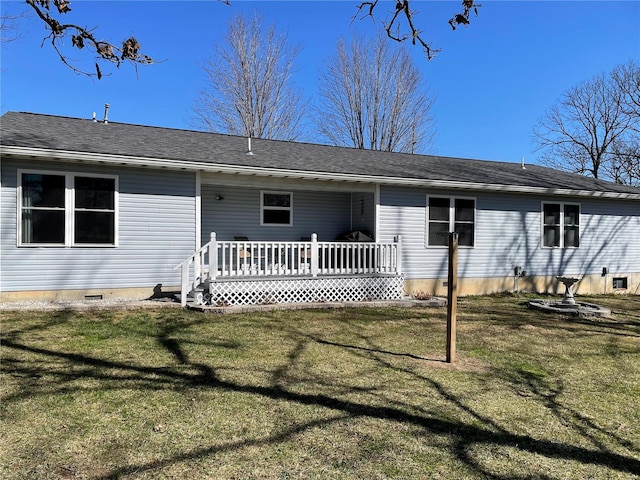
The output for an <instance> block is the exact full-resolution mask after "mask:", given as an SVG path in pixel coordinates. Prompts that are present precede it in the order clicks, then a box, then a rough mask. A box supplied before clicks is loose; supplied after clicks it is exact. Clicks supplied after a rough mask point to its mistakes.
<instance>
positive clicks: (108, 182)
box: [18, 172, 117, 246]
mask: <svg viewBox="0 0 640 480" xmlns="http://www.w3.org/2000/svg"><path fill="white" fill-rule="evenodd" d="M19 179H20V185H19V192H20V193H19V205H20V206H19V211H20V214H19V216H20V224H19V230H20V232H19V236H18V243H19V245H24V246H28V245H37V246H44V245H49V246H73V245H83V246H86V245H115V244H116V204H117V201H116V194H117V185H116V184H117V178H116V177H107V176H104V177H103V176H89V175H74V174H71V173H62V174H59V173H48V172H22V173H20V175H19Z"/></svg>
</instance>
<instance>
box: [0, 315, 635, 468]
mask: <svg viewBox="0 0 640 480" xmlns="http://www.w3.org/2000/svg"><path fill="white" fill-rule="evenodd" d="M188 325H189V324H188V323H186V324H173V325H171V324H170V322H166V324H165V325H164V326H163V327H162V328H161V329H160V332H159V333H158V335H157V336H156V341H157V343H158V345H161V346H162V347H163V348H164V349H165V350H166V351H167V352H168V353H169V354H170V355H171V356H172V357H173V358H174V359H175V361H176V362H177V363H179V364H180V366H181V368H177V367H175V366H162V367H156V366H143V365H136V364H131V363H127V362H123V361H117V360H112V359H106V358H100V357H95V356H91V355H86V354H78V353H68V352H64V351H56V350H54V349H50V348H39V347H36V346H31V345H29V344H27V343H24V342H21V341H20V335H10V336H9V337H8V338H7V339H6V340H4V341H3V349H4V350H5V353H6V352H7V351H9V352H11V351H15V352H24V353H29V354H34V355H37V356H40V357H44V358H48V359H50V360H53V361H54V362H57V363H59V364H60V365H58V366H56V368H52V369H49V370H48V371H47V375H53V376H54V377H55V380H53V381H52V382H50V385H49V387H50V388H47V389H46V394H47V395H52V394H56V393H60V392H61V391H64V390H65V389H66V388H67V384H68V383H67V382H68V381H69V380H70V379H75V378H86V379H91V380H97V381H104V382H111V383H113V382H114V380H115V381H118V382H119V381H123V382H125V383H126V385H127V388H132V384H133V387H134V388H139V389H150V390H164V389H170V390H180V389H190V388H199V389H202V388H204V389H211V390H216V391H226V392H234V393H242V394H248V395H253V396H259V397H262V398H266V399H270V400H277V401H285V402H291V403H294V404H298V405H306V406H313V407H323V408H326V409H327V416H326V417H325V418H322V419H319V420H314V421H310V422H298V423H297V424H295V425H293V426H291V427H290V428H285V429H282V430H280V431H279V432H277V433H275V434H273V435H268V436H265V437H263V438H258V439H245V440H241V441H235V442H228V443H225V444H222V445H214V446H210V447H203V448H196V449H193V450H190V451H187V452H183V453H180V454H178V455H174V456H172V457H169V458H165V459H162V460H156V461H150V462H141V463H136V464H130V465H125V466H120V467H117V468H115V469H113V470H112V471H110V472H108V473H107V474H105V475H101V476H99V477H96V478H97V479H105V480H106V479H111V478H120V477H122V476H124V475H128V474H140V473H142V472H149V471H157V470H158V469H161V468H165V467H167V466H170V465H172V464H175V463H178V462H183V461H188V460H191V459H197V458H202V457H206V456H211V455H215V454H217V453H220V452H223V451H230V450H236V449H238V448H243V447H246V446H251V445H254V446H259V445H269V444H275V443H278V442H283V441H285V440H287V439H291V438H292V437H293V436H295V435H298V434H300V433H302V432H304V431H306V430H309V429H313V428H316V427H320V426H323V425H328V424H331V423H334V422H337V421H343V420H345V419H353V418H370V419H379V420H384V421H389V422H398V423H401V424H404V425H410V426H414V427H417V428H418V429H420V432H421V433H422V435H425V436H426V435H438V436H445V437H447V438H450V439H451V440H452V443H453V444H454V448H453V451H454V452H455V455H456V457H457V459H458V460H459V461H460V462H462V463H463V464H465V465H466V466H467V467H468V468H469V469H471V470H472V471H474V472H476V473H477V474H478V475H479V476H484V477H485V478H494V479H502V478H504V479H506V478H517V477H514V476H513V475H509V476H501V475H499V474H495V473H492V472H490V471H488V470H487V469H485V468H484V467H483V466H482V465H481V463H480V462H479V461H478V460H477V459H476V458H474V455H473V453H472V450H473V448H474V447H477V446H490V447H492V448H495V447H511V448H517V449H518V450H519V451H522V452H526V453H529V454H534V455H540V456H542V457H547V458H552V459H559V460H565V461H573V462H578V463H583V464H585V465H586V464H591V465H598V466H603V467H607V468H610V469H613V470H615V471H617V472H619V473H624V474H631V475H640V460H639V459H638V458H633V457H630V456H625V455H622V454H618V453H615V452H612V451H610V450H608V449H607V448H606V446H605V445H604V444H603V443H600V442H598V441H596V440H595V437H593V436H592V435H591V433H590V432H591V431H592V430H597V431H599V432H600V433H601V434H607V432H606V431H604V430H603V429H601V428H600V427H598V426H597V425H595V423H593V422H590V421H589V419H587V418H585V417H584V416H582V415H580V414H579V413H578V412H576V411H573V410H571V409H569V408H567V407H565V406H563V405H561V404H560V403H559V402H558V400H557V397H558V395H559V391H558V388H556V389H555V390H554V387H553V386H552V385H546V384H543V383H540V382H539V381H537V380H536V379H524V381H525V384H526V385H527V386H528V388H529V390H530V392H531V394H532V395H534V396H537V399H538V400H539V401H541V402H542V403H543V404H545V405H546V406H547V407H548V408H550V409H551V410H552V411H554V412H555V414H556V415H558V416H559V417H562V419H563V420H564V421H570V422H573V423H574V425H576V429H577V431H578V433H580V434H582V435H583V436H586V437H587V438H590V439H592V443H593V444H594V448H587V447H581V446H574V445H568V444H565V443H562V442H558V441H553V440H544V439H536V438H532V437H530V436H527V435H523V434H518V433H513V432H510V431H509V430H508V429H507V428H505V427H503V426H500V425H499V424H498V423H496V422H495V421H494V420H492V419H491V418H488V417H485V416H483V415H481V414H479V413H478V412H476V411H475V410H474V409H472V408H470V407H469V406H468V405H466V404H465V402H464V401H463V400H462V399H461V398H459V397H458V396H456V395H455V394H454V393H452V392H450V391H447V389H446V388H444V387H443V386H442V385H441V384H440V383H438V382H436V381H435V380H433V379H431V378H429V377H427V376H425V375H419V374H417V373H416V372H415V371H412V370H410V369H406V368H400V367H398V366H397V365H394V364H392V363H391V362H390V361H388V359H390V358H396V357H398V356H402V357H408V358H411V359H413V360H419V361H420V360H424V358H423V357H420V356H417V355H413V354H406V353H396V352H392V351H389V350H388V349H384V348H380V347H379V346H377V345H374V344H372V343H371V341H370V340H368V339H366V338H365V337H364V336H363V337H361V339H362V340H363V342H364V343H363V345H364V346H363V345H349V344H342V343H338V342H333V341H330V340H325V339H323V338H320V337H311V336H309V335H305V334H303V333H302V332H296V331H294V330H292V331H289V332H288V334H289V336H290V338H291V339H295V340H296V341H295V344H294V346H293V348H291V349H290V351H289V354H288V355H287V359H286V361H285V362H284V363H283V364H282V365H281V366H280V367H279V368H277V369H275V370H274V371H273V373H272V379H271V383H270V384H269V385H259V384H241V383H239V382H234V381H229V380H224V379H222V378H220V376H219V375H218V374H217V372H216V368H215V367H214V366H211V365H207V364H204V363H198V362H194V361H192V360H191V359H190V358H189V355H188V354H187V353H186V352H185V350H184V345H183V344H184V341H183V340H180V339H179V338H177V337H179V333H180V330H181V329H184V328H187V327H188ZM367 342H368V343H367ZM313 343H315V344H318V345H323V346H326V347H330V348H339V349H348V350H349V351H353V352H356V353H357V354H359V355H364V356H366V357H367V358H369V359H373V360H374V361H376V362H377V363H378V364H379V365H380V366H381V368H386V369H392V370H395V371H397V372H402V373H404V374H411V375H413V376H414V377H416V378H417V379H419V380H420V381H423V382H427V383H429V384H430V385H431V386H432V387H433V388H435V389H436V391H437V392H438V393H439V395H440V396H441V397H442V398H443V399H444V400H445V401H447V402H448V403H450V404H452V405H454V406H455V407H456V408H457V409H460V410H462V411H464V412H466V413H468V414H470V415H471V417H472V419H473V420H472V421H469V422H465V421H461V420H451V419H444V418H440V417H438V416H436V415H434V414H430V413H429V412H426V411H420V410H419V409H416V407H415V406H409V405H404V404H402V403H401V402H396V403H395V404H393V405H391V406H381V405H369V404H366V403H363V402H357V401H350V400H347V399H343V398H337V396H335V395H329V394H311V393H299V392H294V391H291V390H289V389H287V387H286V382H285V381H283V380H284V379H285V378H286V376H287V372H288V370H289V369H291V368H293V367H295V366H296V364H297V363H298V361H299V359H300V357H301V355H302V354H303V352H304V350H305V349H306V348H307V346H308V345H310V344H313ZM7 360H8V361H5V362H4V363H3V371H4V373H5V374H7V375H13V376H27V377H28V376H29V375H37V374H38V370H39V366H38V365H37V364H36V365H35V366H29V365H26V364H24V363H23V362H21V361H19V360H17V359H11V358H10V357H8V358H7ZM70 367H72V368H70ZM184 367H188V368H184ZM508 380H509V381H510V382H511V383H514V384H515V383H518V384H522V383H523V378H509V379H508ZM527 382H529V383H527ZM105 387H107V389H108V388H111V387H110V386H106V385H105ZM36 388H42V386H38V387H36V386H35V385H31V386H30V385H27V386H26V389H25V391H22V392H19V393H18V394H15V395H13V396H10V397H8V398H5V399H4V402H10V401H15V400H17V399H20V398H26V397H28V396H30V395H33V394H34V393H35V392H34V390H35V389H36ZM113 388H117V387H113ZM354 389H355V387H354ZM103 390H104V389H103ZM410 410H413V411H414V412H415V411H417V413H412V411H410ZM612 438H614V439H615V440H616V441H617V442H618V443H620V444H621V445H622V446H624V447H626V448H628V449H631V448H635V447H634V446H633V445H631V444H630V443H628V442H625V440H624V439H622V438H620V437H616V436H615V435H612ZM522 478H526V477H522ZM537 478H544V477H537Z"/></svg>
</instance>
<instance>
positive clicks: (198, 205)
mask: <svg viewBox="0 0 640 480" xmlns="http://www.w3.org/2000/svg"><path fill="white" fill-rule="evenodd" d="M201 176H202V173H201V172H200V170H197V171H196V185H195V186H196V196H195V202H194V203H195V205H194V207H195V220H196V222H195V223H196V224H195V235H196V238H195V240H196V241H195V247H196V248H195V251H198V250H200V247H201V246H202V181H201V180H202V179H201Z"/></svg>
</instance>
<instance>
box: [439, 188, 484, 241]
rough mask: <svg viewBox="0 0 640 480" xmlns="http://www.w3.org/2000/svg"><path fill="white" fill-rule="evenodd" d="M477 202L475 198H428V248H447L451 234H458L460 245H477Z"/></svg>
mask: <svg viewBox="0 0 640 480" xmlns="http://www.w3.org/2000/svg"><path fill="white" fill-rule="evenodd" d="M475 216H476V201H475V199H473V198H454V197H428V198H427V246H429V247H446V246H447V245H448V244H449V233H450V232H456V233H457V234H458V245H460V246H464V247H473V246H474V244H475Z"/></svg>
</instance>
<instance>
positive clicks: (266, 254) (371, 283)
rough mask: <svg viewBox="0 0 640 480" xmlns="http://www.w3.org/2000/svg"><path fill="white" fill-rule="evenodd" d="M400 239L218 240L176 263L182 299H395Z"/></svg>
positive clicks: (228, 301)
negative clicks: (372, 240)
mask: <svg viewBox="0 0 640 480" xmlns="http://www.w3.org/2000/svg"><path fill="white" fill-rule="evenodd" d="M401 259H402V243H401V239H400V238H399V237H398V238H396V239H395V241H394V242H391V243H378V242H337V241H333V242H325V241H318V237H317V235H316V234H315V233H314V234H312V235H311V236H310V238H309V240H308V241H295V242H294V241H291V242H288V241H249V240H234V241H220V240H217V236H216V233H215V232H213V233H211V235H210V240H209V242H207V243H206V244H205V245H204V246H203V247H202V248H200V249H199V250H198V251H196V252H195V253H194V254H193V255H191V256H190V257H189V258H187V259H185V260H184V261H183V262H182V263H180V264H179V265H177V266H176V267H175V268H176V269H179V270H180V272H181V297H180V298H181V303H182V305H186V304H187V302H189V301H191V302H193V303H195V304H198V305H216V306H227V305H229V306H231V305H256V304H273V303H305V302H336V301H365V300H397V299H400V298H402V294H403V283H404V281H403V276H402V265H401Z"/></svg>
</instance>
